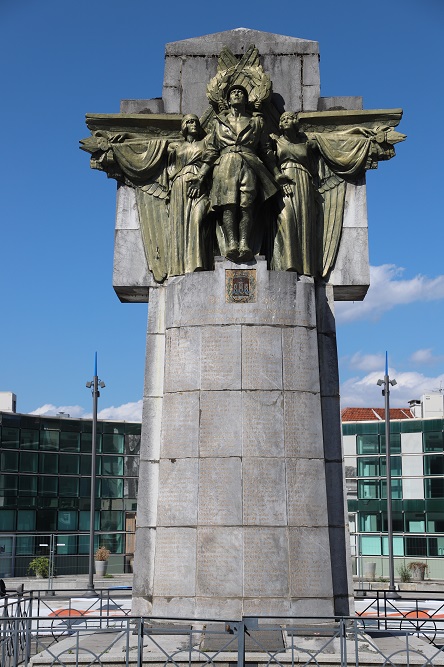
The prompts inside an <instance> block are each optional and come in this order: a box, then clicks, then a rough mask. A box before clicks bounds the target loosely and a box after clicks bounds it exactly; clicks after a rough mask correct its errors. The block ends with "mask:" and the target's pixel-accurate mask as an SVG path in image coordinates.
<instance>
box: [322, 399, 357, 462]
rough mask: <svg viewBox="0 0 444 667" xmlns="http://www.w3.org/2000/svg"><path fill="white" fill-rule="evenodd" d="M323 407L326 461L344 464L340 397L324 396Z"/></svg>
mask: <svg viewBox="0 0 444 667" xmlns="http://www.w3.org/2000/svg"><path fill="white" fill-rule="evenodd" d="M321 406H322V424H323V430H324V456H325V460H326V461H339V462H340V463H341V464H342V456H343V455H342V425H341V405H340V399H339V396H322V398H321ZM355 452H356V448H355Z"/></svg>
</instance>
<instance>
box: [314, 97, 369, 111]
mask: <svg viewBox="0 0 444 667" xmlns="http://www.w3.org/2000/svg"><path fill="white" fill-rule="evenodd" d="M362 106H363V105H362V97H359V96H356V97H320V98H319V102H318V111H331V110H332V109H349V110H353V109H362Z"/></svg>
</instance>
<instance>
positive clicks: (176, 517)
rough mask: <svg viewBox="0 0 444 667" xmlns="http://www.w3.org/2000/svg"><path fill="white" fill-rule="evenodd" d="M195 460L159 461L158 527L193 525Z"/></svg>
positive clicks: (195, 487)
mask: <svg viewBox="0 0 444 667" xmlns="http://www.w3.org/2000/svg"><path fill="white" fill-rule="evenodd" d="M198 468H199V462H198V459H197V458H195V459H166V460H162V461H161V462H160V473H159V500H158V510H157V524H158V525H159V526H196V524H197V491H198V482H199V473H198Z"/></svg>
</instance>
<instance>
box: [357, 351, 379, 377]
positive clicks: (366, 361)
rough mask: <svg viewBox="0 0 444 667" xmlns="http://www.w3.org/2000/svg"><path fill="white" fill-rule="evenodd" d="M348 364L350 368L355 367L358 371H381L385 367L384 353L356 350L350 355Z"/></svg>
mask: <svg viewBox="0 0 444 667" xmlns="http://www.w3.org/2000/svg"><path fill="white" fill-rule="evenodd" d="M349 365H350V368H356V369H357V370H359V371H379V372H380V373H382V372H383V371H384V368H385V355H384V354H361V352H356V353H355V354H354V355H353V356H352V357H351V359H350V361H349Z"/></svg>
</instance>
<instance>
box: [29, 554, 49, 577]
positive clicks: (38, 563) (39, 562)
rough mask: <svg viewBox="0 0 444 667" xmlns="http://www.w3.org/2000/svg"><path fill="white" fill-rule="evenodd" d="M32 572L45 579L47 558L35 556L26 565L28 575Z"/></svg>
mask: <svg viewBox="0 0 444 667" xmlns="http://www.w3.org/2000/svg"><path fill="white" fill-rule="evenodd" d="M30 572H34V574H35V575H37V576H39V577H44V578H45V579H47V578H48V577H49V558H47V557H46V556H36V558H33V559H32V561H31V562H30V563H29V565H28V574H29V573H30Z"/></svg>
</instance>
